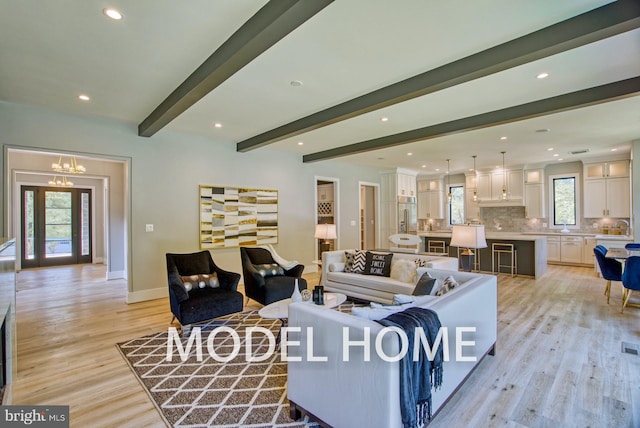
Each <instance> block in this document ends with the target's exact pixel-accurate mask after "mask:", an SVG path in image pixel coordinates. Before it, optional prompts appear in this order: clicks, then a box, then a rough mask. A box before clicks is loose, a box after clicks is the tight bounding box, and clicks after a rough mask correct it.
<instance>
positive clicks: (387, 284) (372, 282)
mask: <svg viewBox="0 0 640 428" xmlns="http://www.w3.org/2000/svg"><path fill="white" fill-rule="evenodd" d="M345 251H354V250H339V251H325V252H324V253H322V279H321V281H320V285H323V286H324V290H325V291H332V292H337V293H343V294H346V295H347V296H349V297H355V298H358V299H363V300H367V301H372V302H380V303H391V302H392V301H393V295H394V294H411V293H412V292H413V289H414V286H415V282H416V281H417V278H416V279H414V280H413V281H411V282H402V281H398V280H394V279H392V278H388V277H383V276H374V275H362V274H358V273H346V272H343V271H336V266H340V267H342V266H341V265H344V263H345V260H346V258H345ZM398 260H410V261H415V260H421V261H422V264H423V265H424V267H427V268H434V269H445V270H452V271H457V270H458V259H456V258H455V257H446V256H434V255H426V254H408V253H393V258H392V260H391V266H392V269H393V264H394V262H396V261H398Z"/></svg>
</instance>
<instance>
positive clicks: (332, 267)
mask: <svg viewBox="0 0 640 428" xmlns="http://www.w3.org/2000/svg"><path fill="white" fill-rule="evenodd" d="M329 272H344V263H331V264H329Z"/></svg>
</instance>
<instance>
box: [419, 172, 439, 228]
mask: <svg viewBox="0 0 640 428" xmlns="http://www.w3.org/2000/svg"><path fill="white" fill-rule="evenodd" d="M443 200H444V184H443V181H442V179H441V178H436V179H429V180H420V181H418V218H422V219H427V218H434V219H442V218H444V204H443Z"/></svg>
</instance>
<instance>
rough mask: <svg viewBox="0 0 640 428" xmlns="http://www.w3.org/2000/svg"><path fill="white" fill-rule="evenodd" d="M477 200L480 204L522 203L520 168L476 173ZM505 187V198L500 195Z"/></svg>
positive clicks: (521, 175)
mask: <svg viewBox="0 0 640 428" xmlns="http://www.w3.org/2000/svg"><path fill="white" fill-rule="evenodd" d="M477 184H478V200H479V202H480V204H481V205H482V204H485V203H489V204H491V203H497V202H500V203H503V204H504V205H507V204H508V205H514V204H515V205H522V203H523V198H524V180H523V172H522V170H521V169H514V170H507V171H505V172H503V171H502V170H501V171H493V172H483V173H480V174H478V177H477ZM503 188H506V191H507V199H506V200H505V199H503V197H502V193H503V192H502V189H503Z"/></svg>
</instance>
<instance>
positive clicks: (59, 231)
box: [44, 191, 73, 258]
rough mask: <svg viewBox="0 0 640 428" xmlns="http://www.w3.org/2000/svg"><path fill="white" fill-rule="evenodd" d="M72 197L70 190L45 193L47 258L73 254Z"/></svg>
mask: <svg viewBox="0 0 640 428" xmlns="http://www.w3.org/2000/svg"><path fill="white" fill-rule="evenodd" d="M71 197H72V193H71V192H69V191H66V192H53V191H46V192H45V194H44V206H45V214H44V231H45V238H44V242H45V258H52V257H70V256H71V255H72V254H73V235H72V211H71V208H72V206H71Z"/></svg>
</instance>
